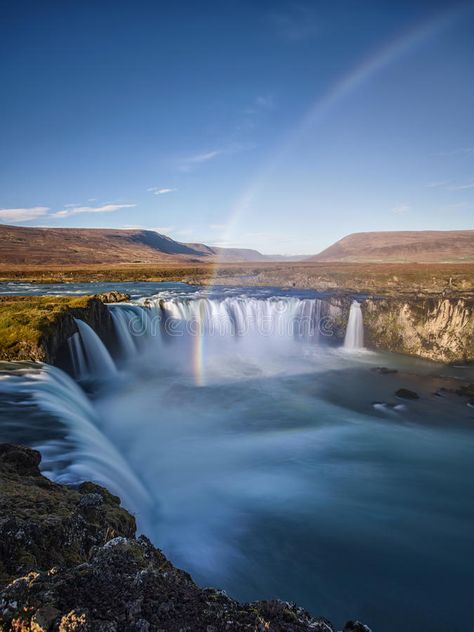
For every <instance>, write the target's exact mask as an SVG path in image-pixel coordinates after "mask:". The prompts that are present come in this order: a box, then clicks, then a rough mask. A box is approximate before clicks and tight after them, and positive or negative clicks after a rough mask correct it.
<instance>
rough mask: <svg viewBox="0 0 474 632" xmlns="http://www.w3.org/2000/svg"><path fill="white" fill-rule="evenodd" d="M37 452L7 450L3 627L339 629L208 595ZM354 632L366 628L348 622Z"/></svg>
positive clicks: (118, 511)
mask: <svg viewBox="0 0 474 632" xmlns="http://www.w3.org/2000/svg"><path fill="white" fill-rule="evenodd" d="M40 458H41V457H40V455H39V453H38V452H36V451H34V450H30V449H27V448H22V447H19V446H12V445H6V444H3V445H0V484H1V488H0V492H1V495H0V509H1V518H0V542H1V545H0V569H1V581H2V585H3V586H4V587H3V590H2V591H1V592H0V630H2V631H4V632H7V631H9V630H12V631H13V630H14V631H16V632H24V631H25V632H26V631H27V630H29V631H32V632H33V631H34V632H42V631H43V632H47V631H48V630H59V631H60V632H73V631H75V632H132V631H134V632H153V631H156V632H158V631H170V632H171V631H176V632H178V631H181V632H185V631H186V632H201V631H202V632H220V631H221V630H222V631H223V630H229V631H233V630H235V631H239V630H242V631H243V630H247V631H249V632H250V631H262V632H263V631H274V632H298V631H308V632H309V631H312V632H334V627H333V626H332V625H331V623H330V622H329V621H327V620H326V619H314V618H312V617H311V616H310V615H309V614H308V613H307V612H306V611H305V610H303V609H302V608H298V607H297V606H295V605H293V604H288V603H285V602H281V601H259V602H255V603H251V604H241V603H239V602H237V601H235V600H233V599H230V598H229V597H228V596H227V595H226V594H225V593H223V592H222V591H218V590H214V589H201V588H199V587H198V586H196V584H195V583H194V582H193V580H192V578H191V577H190V576H189V575H188V574H187V573H185V572H183V571H180V570H178V569H176V568H174V566H173V565H172V564H171V563H170V562H169V561H168V560H167V559H166V558H165V556H164V555H163V553H162V552H161V551H159V550H158V549H156V548H155V547H154V546H153V545H152V544H151V543H150V542H149V540H147V539H146V538H145V537H140V538H138V539H136V538H135V536H134V534H135V521H134V519H133V517H132V516H130V514H128V513H127V512H126V511H125V510H124V509H122V508H121V507H120V501H119V499H118V498H117V497H115V496H113V495H112V494H110V493H109V492H108V491H107V490H105V489H103V488H101V487H99V486H97V485H94V484H92V483H84V484H83V485H81V486H80V487H79V488H78V489H71V488H68V487H65V486H62V485H58V484H55V483H53V482H51V481H49V480H47V479H46V478H44V477H43V476H42V475H41V474H40V472H39V469H38V465H39V462H40ZM345 629H346V630H347V631H348V632H349V631H354V632H367V630H368V628H367V627H366V626H363V625H362V624H360V623H358V622H356V623H353V622H349V623H348V624H347V626H346V628H345Z"/></svg>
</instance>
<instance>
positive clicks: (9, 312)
mask: <svg viewBox="0 0 474 632" xmlns="http://www.w3.org/2000/svg"><path fill="white" fill-rule="evenodd" d="M90 298H91V297H90V296H80V297H67V296H15V297H9V296H2V297H0V359H5V360H8V359H13V358H21V357H25V358H26V357H27V356H28V355H29V352H31V351H32V350H34V349H36V348H38V347H39V344H40V341H41V339H42V338H43V337H45V336H48V335H49V334H51V333H52V331H53V330H54V327H55V324H56V322H57V319H58V317H59V316H60V315H62V314H64V313H65V312H66V311H67V310H68V309H70V308H79V307H87V305H88V303H89V301H90Z"/></svg>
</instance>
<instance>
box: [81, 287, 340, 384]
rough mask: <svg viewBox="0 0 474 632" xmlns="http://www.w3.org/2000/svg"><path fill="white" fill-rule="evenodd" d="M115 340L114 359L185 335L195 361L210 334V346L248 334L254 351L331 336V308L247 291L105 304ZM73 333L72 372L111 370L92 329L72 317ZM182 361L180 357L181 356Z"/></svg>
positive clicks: (139, 355)
mask: <svg viewBox="0 0 474 632" xmlns="http://www.w3.org/2000/svg"><path fill="white" fill-rule="evenodd" d="M109 310H110V312H111V316H112V320H113V323H114V328H115V333H116V339H117V343H118V352H117V361H118V362H119V363H120V362H129V361H134V360H135V361H137V360H138V359H140V361H142V360H143V359H144V355H145V354H146V355H147V356H148V358H150V354H153V353H155V354H160V357H161V358H163V356H164V355H166V356H168V357H169V356H170V354H169V351H168V350H167V351H166V353H164V354H162V353H161V352H162V351H163V348H164V347H163V344H173V343H174V344H175V345H176V344H177V347H176V349H177V353H180V352H179V351H178V347H181V349H184V347H183V344H181V345H179V344H178V343H179V341H184V342H185V341H186V340H188V341H189V343H190V344H191V347H192V350H191V353H192V354H193V358H190V359H189V360H188V363H195V364H196V363H197V362H201V359H200V355H201V351H202V350H201V349H200V348H199V340H202V338H203V337H205V338H208V339H213V342H211V343H210V344H211V345H214V348H216V345H215V343H216V341H217V344H218V345H220V341H222V343H225V342H226V341H227V342H230V341H232V340H237V339H248V340H249V344H250V345H251V348H252V349H256V350H257V349H258V351H259V352H263V351H264V350H266V351H268V350H270V349H271V348H275V345H279V344H285V341H291V340H300V341H305V342H307V343H310V344H315V345H317V344H318V343H319V342H320V339H321V337H322V336H324V337H325V338H329V337H331V336H332V335H333V331H332V330H331V328H330V327H329V328H327V323H328V316H330V310H331V307H330V305H329V303H328V302H327V301H323V300H321V299H318V298H298V297H267V298H254V297H248V296H225V297H202V296H198V297H196V296H171V297H170V296H169V295H168V296H163V295H157V296H154V297H149V298H144V299H140V300H139V301H137V302H136V303H117V304H113V305H109ZM76 323H77V327H78V333H77V334H74V335H73V336H72V337H71V339H70V340H69V347H70V351H71V355H72V360H73V365H74V370H75V375H76V377H79V378H84V377H92V378H93V377H97V376H98V377H107V376H110V375H113V374H114V373H115V372H116V367H115V363H114V360H113V359H112V357H111V356H110V354H109V352H108V351H107V349H106V347H105V346H104V344H103V343H102V342H101V341H100V339H99V338H98V336H97V335H96V334H95V332H94V331H93V330H92V329H91V328H90V327H89V326H88V325H87V324H86V323H84V322H82V321H80V320H77V321H76ZM183 362H186V360H185V359H184V360H183Z"/></svg>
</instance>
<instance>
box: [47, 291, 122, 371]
mask: <svg viewBox="0 0 474 632" xmlns="http://www.w3.org/2000/svg"><path fill="white" fill-rule="evenodd" d="M129 298H130V297H129V296H128V294H123V293H122V292H106V293H104V294H96V295H95V296H92V297H91V298H90V300H89V301H88V304H87V307H77V308H70V309H68V310H67V312H65V313H64V314H63V315H62V316H61V317H59V318H58V319H57V322H56V324H55V327H54V331H53V332H52V333H51V334H50V335H49V336H47V337H44V338H43V339H42V340H41V344H40V347H41V352H42V357H41V358H35V359H36V360H37V359H40V360H41V361H43V362H47V363H48V364H57V363H58V358H60V356H61V352H62V351H64V349H65V347H66V342H67V339H68V338H70V337H71V336H72V335H73V334H74V333H76V331H77V327H76V324H75V322H74V319H75V318H79V319H80V320H83V321H84V322H86V323H87V324H88V325H90V326H91V327H92V329H94V331H95V332H96V333H97V334H98V335H99V336H100V337H101V338H103V339H106V340H107V339H108V338H110V336H112V335H113V323H112V317H111V315H110V312H109V310H108V309H107V306H106V305H105V304H106V303H120V302H122V301H127V300H128V299H129Z"/></svg>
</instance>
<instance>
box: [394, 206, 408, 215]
mask: <svg viewBox="0 0 474 632" xmlns="http://www.w3.org/2000/svg"><path fill="white" fill-rule="evenodd" d="M410 209H411V206H409V205H408V204H400V205H399V206H396V207H395V208H392V213H395V215H404V214H405V213H408V211H409V210H410Z"/></svg>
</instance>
